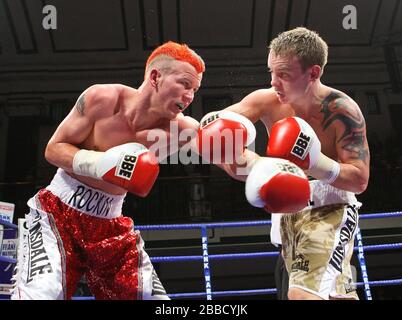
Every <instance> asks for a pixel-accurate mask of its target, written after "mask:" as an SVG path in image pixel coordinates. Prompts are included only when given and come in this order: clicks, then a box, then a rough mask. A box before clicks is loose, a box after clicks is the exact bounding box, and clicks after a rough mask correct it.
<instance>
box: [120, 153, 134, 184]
mask: <svg viewBox="0 0 402 320" xmlns="http://www.w3.org/2000/svg"><path fill="white" fill-rule="evenodd" d="M137 159H138V157H136V156H133V155H131V154H123V155H122V159H121V160H120V162H119V164H118V166H116V171H115V176H116V177H120V178H123V179H126V180H130V179H131V177H132V175H133V172H134V168H135V165H136V164H137Z"/></svg>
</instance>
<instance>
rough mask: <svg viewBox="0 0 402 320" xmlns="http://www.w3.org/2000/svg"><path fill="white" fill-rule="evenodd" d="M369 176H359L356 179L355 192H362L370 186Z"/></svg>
mask: <svg viewBox="0 0 402 320" xmlns="http://www.w3.org/2000/svg"><path fill="white" fill-rule="evenodd" d="M368 180H369V179H368V176H367V177H359V178H358V179H356V184H355V191H354V192H355V193H356V194H361V193H363V192H364V191H366V189H367V186H368Z"/></svg>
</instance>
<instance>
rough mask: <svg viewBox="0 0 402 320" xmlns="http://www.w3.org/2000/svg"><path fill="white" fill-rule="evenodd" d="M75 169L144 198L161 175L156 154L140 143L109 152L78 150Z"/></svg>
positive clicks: (74, 161)
mask: <svg viewBox="0 0 402 320" xmlns="http://www.w3.org/2000/svg"><path fill="white" fill-rule="evenodd" d="M73 172H74V173H76V174H79V175H83V176H89V177H92V178H95V179H99V180H104V181H107V182H109V183H112V184H114V185H116V186H119V187H122V188H124V189H126V190H127V191H128V192H131V193H134V194H135V195H137V196H140V197H145V196H147V195H148V193H149V192H150V191H151V189H152V186H153V185H154V183H155V180H156V178H157V177H158V174H159V164H158V161H157V159H156V157H155V155H154V154H153V153H152V152H150V151H149V150H148V149H147V148H145V147H144V146H143V145H141V144H139V143H126V144H123V145H120V146H116V147H113V148H111V149H109V150H107V151H106V152H98V151H91V150H80V151H78V152H77V153H76V154H75V156H74V160H73Z"/></svg>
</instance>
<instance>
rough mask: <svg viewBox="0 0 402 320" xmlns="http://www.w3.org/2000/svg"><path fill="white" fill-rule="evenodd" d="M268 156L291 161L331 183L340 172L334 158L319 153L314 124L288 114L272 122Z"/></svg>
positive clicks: (319, 144)
mask: <svg viewBox="0 0 402 320" xmlns="http://www.w3.org/2000/svg"><path fill="white" fill-rule="evenodd" d="M267 156H269V157H276V158H283V159H287V160H289V161H292V162H294V163H295V164H297V165H298V166H299V167H300V168H302V169H303V170H307V172H308V173H309V174H311V175H312V176H313V177H315V178H317V179H320V180H323V181H325V182H326V183H329V184H330V183H333V182H334V181H335V180H336V178H337V177H338V175H339V171H340V165H339V163H338V162H337V161H334V160H332V159H331V158H328V157H327V156H326V155H324V154H323V153H321V142H320V140H319V139H318V137H317V135H316V133H315V132H314V130H313V128H312V127H311V126H310V125H309V124H308V123H307V122H306V121H305V120H303V119H301V118H298V117H291V118H285V119H282V120H279V121H277V122H275V123H274V125H273V126H272V129H271V133H270V137H269V141H268V147H267Z"/></svg>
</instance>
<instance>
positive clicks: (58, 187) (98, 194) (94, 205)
mask: <svg viewBox="0 0 402 320" xmlns="http://www.w3.org/2000/svg"><path fill="white" fill-rule="evenodd" d="M46 189H47V190H49V191H50V192H51V193H53V194H54V195H55V196H57V197H59V198H60V200H61V201H62V202H64V203H65V204H67V205H68V206H69V207H72V208H74V209H77V210H78V211H80V212H82V213H85V214H88V215H91V216H94V217H98V218H104V219H113V218H117V217H119V216H120V215H121V211H122V207H123V201H124V197H125V196H126V195H125V194H124V195H113V194H109V193H106V192H103V191H101V190H98V189H95V188H92V187H89V186H87V185H86V184H84V183H82V182H80V181H78V180H76V179H74V178H73V177H71V176H70V175H68V174H67V173H66V172H65V171H64V170H63V169H58V170H57V173H56V174H55V176H54V178H53V180H52V182H50V185H48V186H47V187H46Z"/></svg>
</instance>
